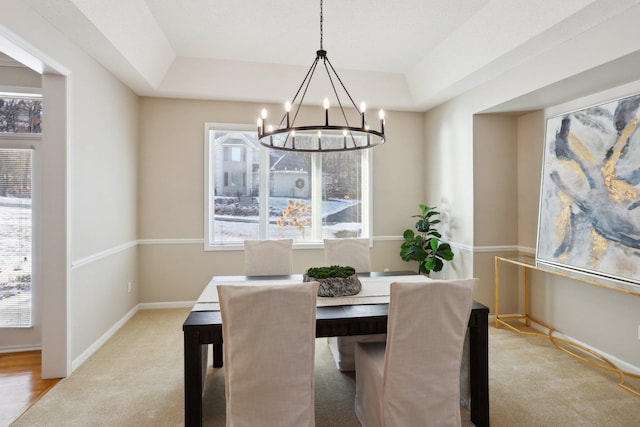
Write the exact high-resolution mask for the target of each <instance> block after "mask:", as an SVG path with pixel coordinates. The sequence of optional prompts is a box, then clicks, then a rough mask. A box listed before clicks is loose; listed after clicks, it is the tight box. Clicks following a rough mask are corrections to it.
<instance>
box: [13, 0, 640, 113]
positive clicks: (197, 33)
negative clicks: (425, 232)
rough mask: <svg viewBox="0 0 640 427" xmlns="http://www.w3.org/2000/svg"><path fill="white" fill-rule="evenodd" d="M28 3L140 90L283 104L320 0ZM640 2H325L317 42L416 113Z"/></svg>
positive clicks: (375, 95)
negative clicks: (321, 30)
mask: <svg viewBox="0 0 640 427" xmlns="http://www.w3.org/2000/svg"><path fill="white" fill-rule="evenodd" d="M25 1H27V2H28V3H29V5H30V6H31V7H32V8H34V10H35V11H36V13H38V14H40V15H42V16H43V17H44V18H45V19H46V20H48V21H49V22H50V23H51V24H52V25H54V26H55V27H57V28H58V30H59V31H61V32H62V33H64V34H65V35H66V36H67V37H68V38H69V39H71V40H72V41H74V42H75V43H76V44H78V45H79V46H80V47H81V48H82V49H84V50H85V51H86V52H87V53H89V54H90V55H91V56H93V57H94V58H96V60H98V61H99V62H100V63H102V64H103V65H104V66H105V67H106V68H107V69H108V70H110V71H111V72H112V73H113V74H114V75H115V76H117V77H118V78H119V79H120V80H122V81H123V82H124V83H125V84H127V85H128V86H129V87H131V88H132V89H133V90H134V91H135V92H136V93H138V94H139V95H145V96H173V97H190V98H205V99H222V100H239V101H256V102H278V103H280V102H283V101H284V100H285V99H286V97H287V96H289V95H292V94H293V92H294V91H295V89H297V87H298V85H299V84H300V82H301V81H302V78H303V77H304V75H305V73H306V71H307V69H308V67H309V66H310V65H311V63H312V61H313V60H314V58H315V51H316V50H317V49H318V48H319V47H320V46H319V45H320V23H319V21H320V17H319V15H320V4H319V0H109V1H107V0H25ZM638 2H639V1H638V0H562V1H557V0H386V1H384V0H324V24H323V31H324V34H323V35H324V37H323V47H324V49H325V50H327V52H328V57H329V59H330V60H331V63H332V64H333V66H334V67H335V68H336V69H337V70H338V72H339V73H340V76H341V77H342V79H343V81H344V82H345V84H346V86H347V88H348V89H349V91H350V92H351V94H352V95H353V96H354V98H356V99H357V100H360V99H366V100H367V102H368V103H369V104H370V105H372V106H376V107H383V108H390V109H399V110H413V111H423V110H425V109H427V108H429V107H431V106H434V105H436V104H438V103H440V102H443V101H445V100H447V99H449V98H451V97H454V96H456V95H459V94H460V93H462V92H463V91H465V90H469V89H471V88H473V87H475V86H478V85H480V84H482V83H484V82H486V81H488V80H490V79H492V78H495V77H496V76H498V75H500V74H501V73H502V72H504V71H506V70H508V69H510V68H513V67H515V66H517V65H518V64H520V63H521V62H522V61H523V60H524V59H526V58H530V57H532V56H535V55H537V54H540V53H542V52H544V51H545V50H548V49H550V48H553V47H554V46H557V45H559V44H561V43H563V42H565V41H567V40H570V39H571V38H573V37H575V36H576V35H578V34H580V33H582V32H584V31H587V30H588V29H590V28H592V27H594V26H596V25H598V24H600V23H602V22H603V21H605V20H607V19H608V18H610V17H611V16H615V15H618V14H620V13H622V12H623V11H624V10H625V9H627V8H629V7H631V6H633V5H635V4H637V3H638ZM321 91H322V90H321ZM321 91H320V92H321ZM320 92H318V93H315V92H313V91H312V92H310V94H309V97H308V98H307V99H308V100H311V101H313V102H320V99H321V97H322V95H321V94H320Z"/></svg>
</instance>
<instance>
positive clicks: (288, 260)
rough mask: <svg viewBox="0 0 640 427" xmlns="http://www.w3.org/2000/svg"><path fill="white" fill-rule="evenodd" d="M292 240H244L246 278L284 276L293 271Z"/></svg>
mask: <svg viewBox="0 0 640 427" xmlns="http://www.w3.org/2000/svg"><path fill="white" fill-rule="evenodd" d="M292 248H293V239H281V240H245V241H244V266H245V274H246V275H247V276H284V275H288V274H291V271H292V269H293V249H292Z"/></svg>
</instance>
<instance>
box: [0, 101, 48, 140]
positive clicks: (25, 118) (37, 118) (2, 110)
mask: <svg viewBox="0 0 640 427" xmlns="http://www.w3.org/2000/svg"><path fill="white" fill-rule="evenodd" d="M0 132H2V133H42V100H41V99H37V98H33V99H32V98H14V97H8V96H2V95H0Z"/></svg>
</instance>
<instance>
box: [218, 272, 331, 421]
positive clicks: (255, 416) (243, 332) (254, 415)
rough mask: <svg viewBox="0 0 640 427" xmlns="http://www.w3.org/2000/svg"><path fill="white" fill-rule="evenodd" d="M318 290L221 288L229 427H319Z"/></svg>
mask: <svg viewBox="0 0 640 427" xmlns="http://www.w3.org/2000/svg"><path fill="white" fill-rule="evenodd" d="M318 286H319V284H318V282H307V283H303V284H295V285H263V286H260V285H257V286H253V285H247V286H243V285H218V287H217V289H218V296H219V301H220V311H221V315H222V336H223V340H224V345H223V354H224V356H223V357H224V382H225V398H226V416H227V423H226V425H227V427H243V426H276V425H277V426H282V427H312V426H315V410H314V404H315V398H314V379H313V368H314V357H315V336H316V298H317V295H318Z"/></svg>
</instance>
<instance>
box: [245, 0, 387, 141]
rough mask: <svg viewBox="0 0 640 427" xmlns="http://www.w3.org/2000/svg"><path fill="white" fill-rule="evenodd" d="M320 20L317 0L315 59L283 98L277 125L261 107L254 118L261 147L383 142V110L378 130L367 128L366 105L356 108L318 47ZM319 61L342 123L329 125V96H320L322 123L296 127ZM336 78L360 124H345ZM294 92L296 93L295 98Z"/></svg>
mask: <svg viewBox="0 0 640 427" xmlns="http://www.w3.org/2000/svg"><path fill="white" fill-rule="evenodd" d="M322 23H323V14H322V0H320V50H318V51H316V59H315V60H314V61H313V63H312V64H311V67H310V68H309V71H307V74H306V76H305V78H304V79H303V80H302V83H301V84H300V86H299V87H298V90H297V91H296V94H295V96H294V97H293V99H292V100H291V101H287V102H286V103H285V105H284V111H285V114H284V116H283V117H282V119H281V120H280V123H279V125H278V127H277V128H275V129H274V127H273V125H268V124H267V110H266V109H262V111H261V114H260V118H258V121H257V126H258V139H259V140H260V144H262V145H263V146H265V147H268V148H273V149H276V150H285V151H300V152H331V151H351V150H361V149H364V148H371V147H375V146H377V145H381V144H384V143H385V136H384V121H385V118H384V111H383V110H380V112H379V115H378V117H379V119H380V130H379V131H376V130H373V129H370V128H369V125H368V124H367V120H366V118H365V111H366V108H367V107H366V104H365V103H364V102H362V103H361V104H360V107H359V108H358V107H357V106H356V104H355V102H354V101H353V98H352V97H351V95H350V94H349V91H348V90H347V88H346V87H345V85H344V83H342V80H341V79H340V76H338V73H337V72H336V70H335V69H334V68H333V65H331V62H330V61H329V58H328V57H327V51H326V50H324V49H323V48H322V36H323V33H322ZM319 62H322V65H323V66H324V69H325V71H326V72H327V77H328V81H329V83H330V85H331V88H332V90H333V93H334V94H335V97H336V99H337V102H338V107H339V108H340V113H341V115H342V117H343V119H344V124H341V125H330V124H329V107H330V103H329V98H324V102H323V107H324V124H317V125H305V126H296V125H295V121H296V118H297V117H298V113H299V112H300V107H301V106H302V102H303V101H304V96H305V95H306V93H307V90H308V89H309V85H310V83H311V79H312V78H313V75H314V73H315V71H316V67H317V65H318V63H319ZM336 81H337V82H338V83H339V84H340V87H341V88H342V90H343V91H344V94H346V96H347V98H349V101H350V102H351V104H352V105H353V108H354V109H355V111H356V112H357V113H358V115H359V118H360V123H359V124H360V126H351V125H349V120H348V118H347V113H346V111H345V108H344V106H343V105H342V101H341V100H340V96H339V94H338V90H337V88H336V84H335V82H336ZM298 95H300V98H299V99H298ZM294 105H295V113H294V114H293V117H291V112H292V111H291V109H292V107H293V106H294Z"/></svg>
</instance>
